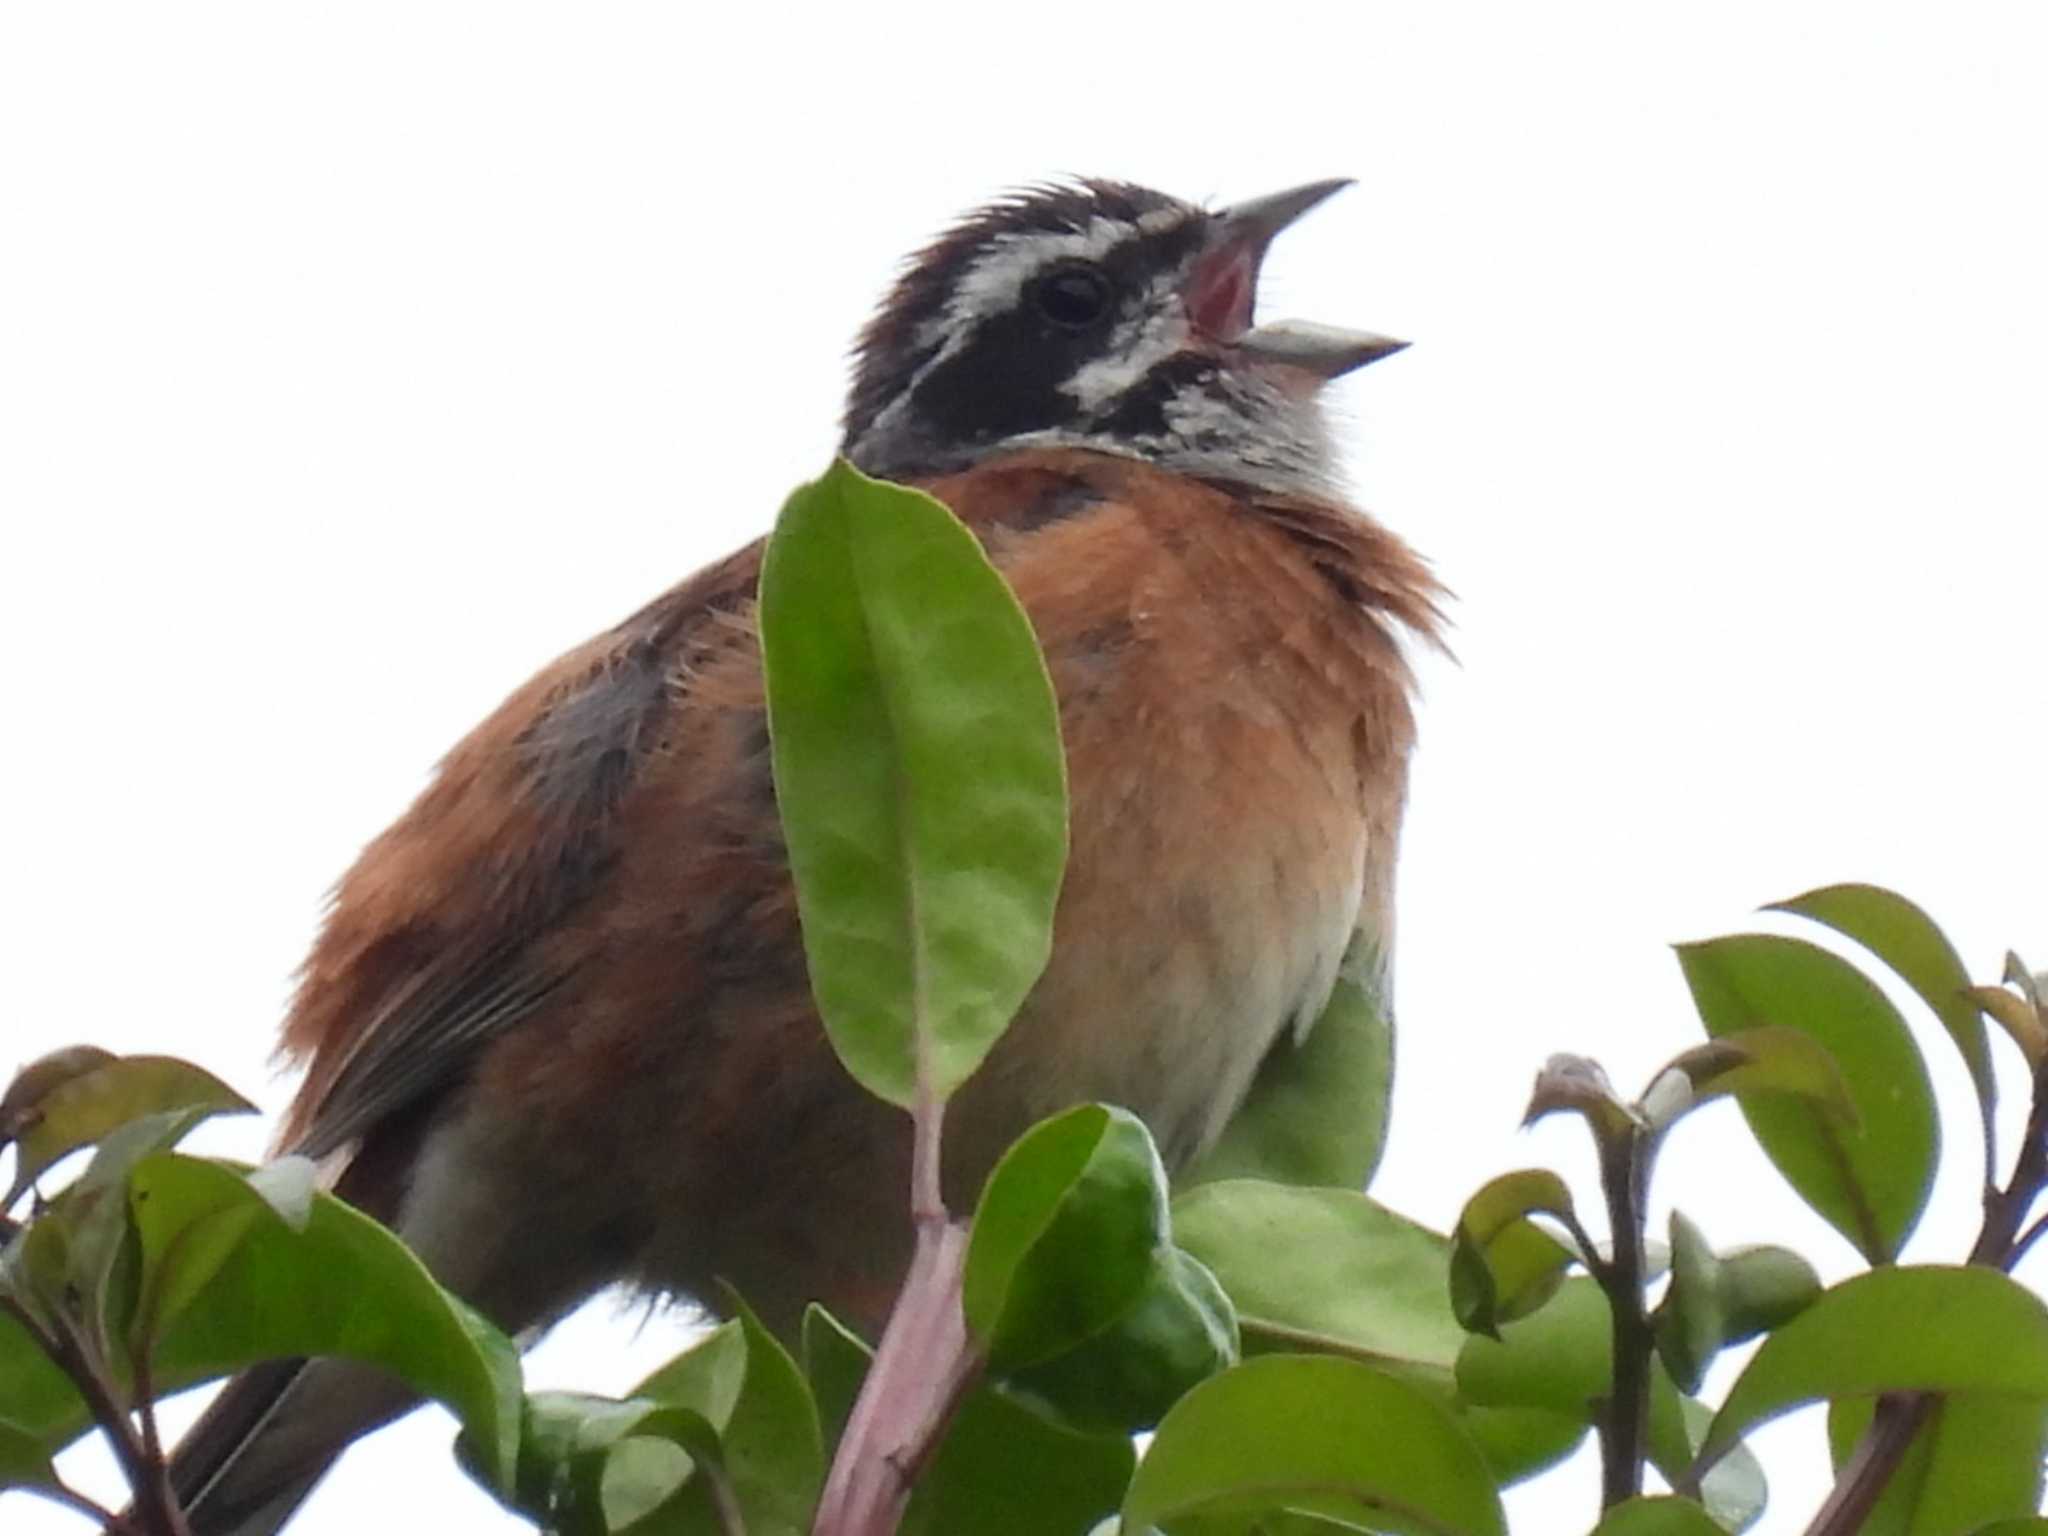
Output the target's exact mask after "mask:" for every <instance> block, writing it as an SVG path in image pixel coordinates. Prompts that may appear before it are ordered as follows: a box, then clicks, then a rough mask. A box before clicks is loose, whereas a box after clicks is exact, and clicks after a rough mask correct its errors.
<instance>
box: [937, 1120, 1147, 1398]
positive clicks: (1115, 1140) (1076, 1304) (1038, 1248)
mask: <svg viewBox="0 0 2048 1536" xmlns="http://www.w3.org/2000/svg"><path fill="white" fill-rule="evenodd" d="M1166 1220H1167V1218H1166V1170H1165V1169H1164V1168H1163V1167H1161V1166H1160V1162H1159V1154H1158V1152H1157V1151H1156V1150H1155V1149H1154V1148H1153V1145H1152V1138H1151V1136H1150V1135H1149V1134H1147V1132H1146V1130H1145V1126H1144V1123H1143V1122H1142V1121H1140V1120H1139V1119H1138V1118H1137V1117H1136V1116H1135V1115H1133V1114H1131V1113H1130V1112H1129V1111H1127V1110H1122V1109H1115V1108H1112V1107H1110V1106H1107V1105H1102V1104H1084V1105H1081V1106H1079V1107H1078V1108H1075V1109H1071V1110H1068V1111H1067V1112H1066V1113H1064V1114H1060V1115H1055V1116H1053V1117H1052V1118H1051V1119H1049V1120H1042V1121H1040V1122H1039V1123H1038V1124H1037V1125H1035V1126H1033V1127H1032V1128H1031V1129H1030V1130H1029V1131H1027V1132H1025V1133H1024V1135H1023V1136H1022V1137H1021V1138H1019V1139H1018V1141H1017V1142H1016V1143H1015V1144H1014V1145H1013V1146H1012V1147H1011V1148H1010V1150H1009V1151H1008V1152H1006V1153H1004V1154H1003V1159H1002V1161H1001V1162H999V1163H998V1164H996V1168H995V1171H994V1172H993V1173H991V1174H990V1175H989V1178H988V1183H987V1185H986V1186H985V1187H984V1188H983V1190H982V1196H981V1203H980V1205H979V1206H978V1207H977V1208H976V1210H975V1213H974V1230H973V1235H972V1236H971V1237H970V1238H969V1240H968V1249H967V1266H966V1271H965V1275H964V1278H963V1280H962V1286H961V1305H962V1308H963V1309H964V1310H965V1312H966V1314H967V1326H968V1328H969V1329H970V1330H971V1331H972V1332H973V1333H974V1334H975V1335H976V1336H977V1337H978V1338H980V1339H981V1341H982V1342H983V1343H984V1344H985V1345H986V1346H987V1349H988V1355H989V1363H990V1365H991V1366H992V1367H993V1368H994V1369H997V1370H1000V1371H1014V1370H1019V1369H1022V1368H1023V1367H1025V1366H1029V1365H1032V1364H1035V1363H1037V1362H1039V1361H1043V1360H1049V1359H1051V1358H1052V1357H1053V1356H1055V1355H1059V1354H1063V1353H1065V1352H1066V1351H1068V1350H1070V1349H1072V1348H1073V1347H1074V1346H1075V1345H1076V1344H1079V1343H1080V1342H1081V1341H1082V1340H1083V1339H1086V1338H1089V1337H1091V1336H1093V1335H1094V1334H1096V1333H1099V1332H1101V1331H1102V1329H1104V1328H1105V1327H1107V1326H1108V1325H1109V1324H1110V1323H1111V1322H1112V1321H1113V1320H1115V1319H1116V1318H1118V1317H1120V1316H1121V1315H1122V1314H1123V1313H1124V1312H1125V1311H1126V1310H1128V1309H1129V1307H1130V1306H1131V1304H1132V1303H1133V1302H1134V1301H1136V1300H1137V1298H1138V1295H1139V1293H1140V1292H1141V1291H1142V1290H1143V1289H1144V1288H1145V1286H1146V1284H1147V1283H1148V1281H1149V1280H1150V1279H1151V1277H1152V1271H1153V1250H1154V1249H1156V1248H1158V1247H1159V1246H1160V1244H1161V1243H1162V1242H1163V1241H1164V1240H1165V1238H1166V1232H1167V1225H1166Z"/></svg>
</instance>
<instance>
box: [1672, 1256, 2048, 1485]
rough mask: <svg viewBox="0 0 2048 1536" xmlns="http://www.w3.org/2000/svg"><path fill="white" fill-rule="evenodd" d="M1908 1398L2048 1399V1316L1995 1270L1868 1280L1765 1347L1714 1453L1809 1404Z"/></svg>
mask: <svg viewBox="0 0 2048 1536" xmlns="http://www.w3.org/2000/svg"><path fill="white" fill-rule="evenodd" d="M1902 1391H1926V1392H1960V1393H1977V1392H1989V1393H2002V1394H2005V1395H2008V1396H2012V1397H2019V1398H2031V1399H2048V1307H2044V1306H2043V1305H2042V1303H2041V1301H2040V1299H2039V1298H2037V1297H2036V1296H2034V1295H2033V1294H2032V1293H2031V1292H2029V1291H2027V1290H2026V1289H2025V1288H2024V1287H2023V1286H2020V1285H2018V1284H2016V1283H2015V1282H2014V1281H2012V1280H2011V1279H2009V1278H2007V1277H2006V1276H2005V1275H2002V1274H2000V1273H1998V1272H1997V1271H1995V1270H1990V1269H1982V1268H1971V1267H1958V1268H1946V1267H1934V1266H1928V1267H1915V1268H1887V1269H1879V1270H1874V1271H1872V1272H1870V1273H1869V1274H1864V1275H1858V1276H1857V1277H1856V1278H1854V1279H1853V1280H1848V1281H1845V1282H1843V1283H1842V1284H1841V1285H1838V1286H1835V1287H1834V1288H1833V1289H1831V1290H1829V1291H1827V1292H1826V1293H1825V1294H1823V1295H1822V1296H1821V1297H1820V1299H1819V1300H1818V1301H1816V1302H1815V1303H1814V1304H1813V1305H1812V1306H1810V1307H1808V1308H1807V1309H1806V1310H1805V1311H1804V1312H1802V1313H1800V1315H1799V1316H1797V1317H1795V1318H1793V1319H1792V1320H1791V1321H1790V1322H1789V1323H1786V1324H1785V1325H1784V1326H1783V1327H1782V1328H1779V1329H1777V1330H1776V1331H1775V1332H1773V1333H1771V1334H1770V1335H1769V1336H1768V1337H1767V1338H1765V1340H1764V1342H1763V1344H1762V1345H1761V1346H1760V1347H1759V1348H1758V1349H1757V1352H1756V1354H1755V1355H1753V1356H1752V1357H1751V1358H1750V1362H1749V1364H1748V1366H1747V1367H1745V1368H1744V1370H1743V1372H1742V1374H1741V1376H1739V1377H1738V1378H1737V1379H1736V1382H1735V1385H1734V1386H1733V1387H1732V1388H1730V1389H1729V1392H1728V1397H1727V1400H1726V1401H1725V1402H1724V1403H1723V1404H1722V1406H1721V1411H1720V1413H1719V1414H1718V1415H1716V1416H1715V1419H1714V1425H1713V1429H1712V1431H1711V1433H1710V1434H1709V1436H1708V1439H1707V1442H1706V1446H1705V1451H1706V1453H1707V1454H1712V1453H1714V1452H1716V1451H1718V1450H1720V1449H1721V1448H1722V1447H1724V1446H1726V1445H1729V1444H1731V1443H1732V1442H1733V1440H1734V1439H1735V1437H1736V1436H1738V1435H1741V1434H1743V1433H1745V1432H1747V1431H1748V1430H1749V1429H1750V1428H1751V1427H1752V1426H1753V1425H1756V1424H1760V1423H1762V1422H1763V1421H1765V1420H1766V1419H1770V1418H1774V1417H1776V1416H1777V1415H1778V1414H1781V1413H1784V1412H1785V1411H1786V1410H1787V1409H1790V1408H1794V1407H1797V1406H1798V1405H1799V1404H1801V1403H1806V1402H1814V1401H1818V1400H1823V1399H1831V1398H1841V1397H1855V1396H1867V1395H1871V1394H1874V1393H1879V1392H1902Z"/></svg>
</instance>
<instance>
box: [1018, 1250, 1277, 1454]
mask: <svg viewBox="0 0 2048 1536" xmlns="http://www.w3.org/2000/svg"><path fill="white" fill-rule="evenodd" d="M1237 1356H1238V1335H1237V1314H1236V1313H1235V1312H1234V1311H1233V1310H1232V1309H1231V1305H1230V1298H1229V1297H1228V1296H1226V1295H1224V1293H1223V1287H1222V1286H1220V1285H1219V1284H1217V1281H1216V1277H1215V1276H1214V1275H1212V1274H1211V1273H1210V1272H1209V1270H1208V1269H1207V1268H1206V1267H1205V1266H1204V1265H1203V1264H1202V1263H1201V1262H1200V1261H1199V1260H1197V1259H1194V1258H1192V1257H1191V1256H1189V1255H1188V1254H1186V1253H1184V1252H1182V1251H1181V1250H1180V1249H1178V1248H1170V1247H1169V1248H1163V1249H1161V1250H1159V1251H1158V1253H1157V1254H1156V1255H1155V1257H1154V1264H1153V1272H1152V1276H1151V1278H1150V1279H1149V1280H1148V1281H1147V1282H1146V1285H1145V1288H1144V1289H1143V1290H1142V1291H1140V1292H1139V1294H1138V1298H1137V1300H1136V1301H1134V1302H1133V1303H1132V1304H1131V1305H1130V1306H1129V1307H1128V1308H1127V1309H1125V1311H1124V1312H1123V1314H1122V1315H1121V1316H1119V1317H1118V1318H1117V1319H1116V1320H1115V1321H1114V1322H1112V1323H1111V1324H1110V1325H1109V1326H1108V1327H1107V1328H1105V1329H1104V1330H1103V1331H1102V1332H1100V1333H1098V1334H1096V1335H1095V1336H1094V1337H1093V1338H1090V1339H1087V1340H1085V1341H1084V1342H1083V1343H1081V1344H1080V1345H1079V1346H1078V1347H1076V1348H1074V1349H1071V1350H1069V1351H1067V1352H1066V1353H1065V1354H1062V1355H1057V1356H1055V1357H1053V1358H1052V1359H1050V1360H1046V1361H1043V1362H1041V1363H1040V1364H1037V1365H1034V1366H1032V1367H1030V1368H1029V1369H1028V1370H1024V1371H1020V1372H1017V1373H1014V1374H1013V1375H1011V1376H1010V1377H1009V1379H1008V1382H1007V1384H1008V1385H1010V1386H1012V1387H1014V1388H1016V1389H1017V1390H1019V1391H1020V1392H1023V1393H1026V1394H1028V1395H1029V1396H1031V1397H1034V1398H1038V1399H1041V1400H1043V1401H1044V1402H1045V1403H1047V1404H1048V1405H1050V1406H1051V1407H1052V1408H1053V1409H1054V1410H1055V1412H1056V1413H1057V1415H1058V1417H1059V1418H1060V1420H1061V1421H1062V1422H1064V1423H1067V1424H1071V1425H1072V1426H1073V1427H1074V1428H1076V1429H1081V1430H1086V1431H1089V1432H1091V1433H1096V1434H1128V1433H1131V1432H1133V1431H1136V1430H1143V1429H1150V1428H1151V1427H1152V1426H1153V1425H1154V1424H1157V1423H1158V1422H1159V1420H1160V1417H1161V1416H1162V1415H1163V1414H1165V1412H1166V1410H1167V1409H1169V1408H1171V1407H1172V1406H1173V1405H1174V1404H1175V1403H1176V1402H1178V1401H1179V1400H1180V1398H1181V1396H1182V1395H1183V1394H1184V1393H1186V1392H1187V1391H1188V1390H1189V1389H1191V1388H1192V1387H1194V1386H1195V1385H1196V1384H1197V1383H1198V1382H1202V1381H1206V1380H1208V1379H1209V1378H1210V1377H1211V1376H1214V1375H1215V1374H1216V1373H1217V1372H1218V1371H1222V1370H1226V1369H1228V1368H1229V1367H1230V1366H1232V1365H1235V1364H1236V1363H1237Z"/></svg>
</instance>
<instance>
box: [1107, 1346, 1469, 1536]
mask: <svg viewBox="0 0 2048 1536" xmlns="http://www.w3.org/2000/svg"><path fill="white" fill-rule="evenodd" d="M1280 1510H1299V1511H1302V1512H1304V1513H1307V1514H1312V1515H1321V1516H1324V1517H1326V1518H1331V1519H1337V1520H1351V1521H1355V1522H1361V1523H1364V1522H1369V1521H1372V1520H1374V1519H1376V1518H1382V1517H1385V1516H1388V1515H1393V1516H1395V1517H1396V1518H1398V1519H1399V1520H1400V1521H1401V1522H1402V1524H1403V1526H1404V1528H1410V1529H1416V1530H1423V1531H1429V1532H1436V1533H1444V1536H1450V1533H1459V1536H1483V1533H1504V1532H1505V1530H1506V1525H1505V1522H1504V1520H1503V1518H1502V1515H1501V1508H1500V1499H1499V1496H1498V1495H1497V1494H1496V1493H1495V1492H1494V1486H1493V1478H1492V1476H1491V1474H1490V1473H1489V1472H1488V1470H1487V1466H1486V1463H1485V1461H1484V1459H1483V1458H1482V1457H1481V1456H1480V1454H1479V1450H1478V1448H1477V1447H1476V1446H1474V1445H1473V1443H1472V1441H1471V1440H1470V1439H1469V1438H1468V1437H1467V1436H1466V1435H1465V1434H1464V1433H1463V1432H1462V1431H1461V1430H1459V1428H1458V1427H1457V1425H1456V1424H1455V1423H1454V1422H1453V1421H1452V1419H1451V1417H1450V1415H1449V1414H1448V1413H1447V1412H1446V1411H1445V1410H1444V1408H1443V1407H1442V1406H1441V1404H1439V1403H1438V1402H1436V1401H1435V1400H1434V1399H1432V1398H1431V1397H1430V1396H1429V1395H1428V1394H1426V1393H1424V1392H1422V1391H1421V1390H1419V1389H1418V1388H1416V1387H1413V1386H1410V1385H1409V1384H1408V1383H1406V1382H1403V1381H1399V1380H1397V1379H1395V1378H1394V1377H1392V1376H1389V1375H1387V1374H1386V1373H1384V1372H1382V1371H1377V1370H1374V1369H1373V1368H1371V1367H1370V1366H1365V1365H1360V1364H1358V1363H1356V1362H1354V1361H1350V1360H1338V1359H1331V1358H1327V1357H1322V1356H1315V1355H1268V1356H1265V1357H1263V1358H1261V1359H1257V1360H1247V1361H1246V1362H1245V1363H1244V1364H1242V1365H1240V1366H1238V1367H1236V1368H1235V1369H1233V1370H1229V1371H1226V1372H1224V1373H1223V1374H1222V1375H1221V1376H1218V1377H1216V1378H1214V1379H1213V1380H1211V1381H1207V1382H1204V1383H1203V1384H1202V1385H1201V1386H1199V1387H1197V1388H1195V1390H1194V1391H1192V1392H1190V1393H1189V1394H1188V1395H1187V1396H1186V1397H1184V1398H1182V1399H1181V1401H1180V1402H1179V1403H1178V1404H1177V1405H1176V1406H1175V1407H1174V1410H1173V1412H1171V1413H1169V1414H1168V1415H1167V1416H1166V1418H1165V1420H1164V1421H1163V1422H1162V1423H1161V1424H1160V1426H1159V1430H1158V1433H1157V1434H1156V1435H1155V1436H1154V1438H1153V1441H1152V1445H1151V1448H1150V1449H1149V1450H1148V1451H1147V1452H1146V1454H1145V1459H1144V1460H1143V1461H1142V1462H1140V1463H1139V1465H1138V1472H1137V1476H1136V1477H1134V1478H1133V1479H1132V1480H1131V1487H1130V1492H1129V1494H1128V1496H1127V1497H1126V1498H1125V1500H1124V1507H1123V1519H1124V1526H1125V1529H1127V1530H1143V1529H1144V1528H1145V1527H1146V1526H1148V1525H1156V1526H1162V1527H1165V1528H1166V1529H1168V1530H1171V1529H1172V1528H1173V1525H1174V1522H1175V1521H1176V1520H1177V1519H1179V1518H1180V1517H1182V1516H1186V1515H1194V1516H1207V1517H1211V1518H1212V1519H1213V1517H1215V1516H1218V1515H1243V1516H1245V1517H1247V1526H1246V1529H1252V1528H1254V1527H1252V1526H1251V1524H1250V1523H1249V1522H1250V1520H1251V1519H1253V1518H1255V1517H1257V1516H1258V1515H1260V1514H1262V1513H1264V1512H1267V1511H1280ZM1203 1529H1204V1530H1205V1531H1208V1530H1211V1529H1214V1527H1213V1526H1211V1525H1205V1526H1204V1527H1203Z"/></svg>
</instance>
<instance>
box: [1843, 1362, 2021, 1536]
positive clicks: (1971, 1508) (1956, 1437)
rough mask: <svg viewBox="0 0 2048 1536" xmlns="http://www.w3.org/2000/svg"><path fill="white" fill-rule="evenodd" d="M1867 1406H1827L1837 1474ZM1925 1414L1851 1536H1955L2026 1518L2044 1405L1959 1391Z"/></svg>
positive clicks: (1846, 1402) (1862, 1400) (1853, 1402)
mask: <svg viewBox="0 0 2048 1536" xmlns="http://www.w3.org/2000/svg"><path fill="white" fill-rule="evenodd" d="M1873 1405H1874V1400H1873V1399H1871V1398H1867V1397H1856V1398H1845V1399H1843V1400H1841V1401H1839V1402H1836V1403H1832V1404H1830V1405H1829V1408H1828V1444H1829V1447H1830V1449H1831V1450H1832V1451H1833V1453H1834V1458H1835V1465H1836V1466H1837V1467H1838V1468H1839V1467H1840V1466H1841V1464H1842V1463H1843V1462H1844V1461H1845V1460H1847V1459H1848V1456H1849V1453H1850V1452H1851V1451H1852V1450H1854V1449H1855V1446H1856V1442H1857V1441H1858V1440H1860V1439H1861V1438H1862V1437H1863V1432H1864V1430H1865V1429H1867V1428H1868V1427H1869V1424H1870V1418H1871V1411H1872V1408H1873ZM1926 1414H1927V1417H1926V1419H1925V1421H1924V1422H1923V1423H1922V1424H1921V1426H1920V1429H1919V1431H1918V1432H1917V1433H1916V1434H1915V1435H1914V1437H1913V1443H1912V1445H1911V1446H1909V1447H1908V1448H1907V1450H1906V1453H1905V1455H1904V1456H1903V1457H1901V1458H1900V1460H1899V1464H1898V1467H1897V1469H1896V1470H1895V1471H1894V1472H1893V1473H1892V1475H1891V1479H1890V1481H1888V1482H1887V1483H1886V1484H1885V1488H1884V1493H1883V1495H1882V1496H1881V1497H1880V1498H1879V1499H1878V1501H1877V1507H1876V1508H1875V1509H1873V1510H1871V1512H1870V1513H1869V1514H1868V1515H1866V1516H1865V1517H1864V1520H1863V1524H1862V1526H1861V1527H1859V1529H1858V1532H1857V1536H1958V1533H1961V1532H1964V1531H1974V1530H1976V1529H1978V1527H1980V1526H1982V1525H1985V1524H1988V1523H1989V1522H1990V1521H1993V1520H1997V1519H2000V1518H2002V1517H2005V1516H2011V1515H2025V1514H2031V1513H2033V1511H2034V1510H2035V1509H2036V1508H2037V1507H2038V1506H2039V1504H2040V1500H2041V1453H2042V1449H2043V1436H2044V1431H2048V1399H2044V1398H2034V1399H2028V1398H2017V1397H2002V1396H1993V1395H1991V1394H1988V1393H1971V1392H1965V1393H1958V1394H1956V1395H1954V1396H1950V1397H1939V1398H1935V1399H1933V1400H1932V1401H1931V1402H1929V1404H1928V1406H1927V1409H1926Z"/></svg>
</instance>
